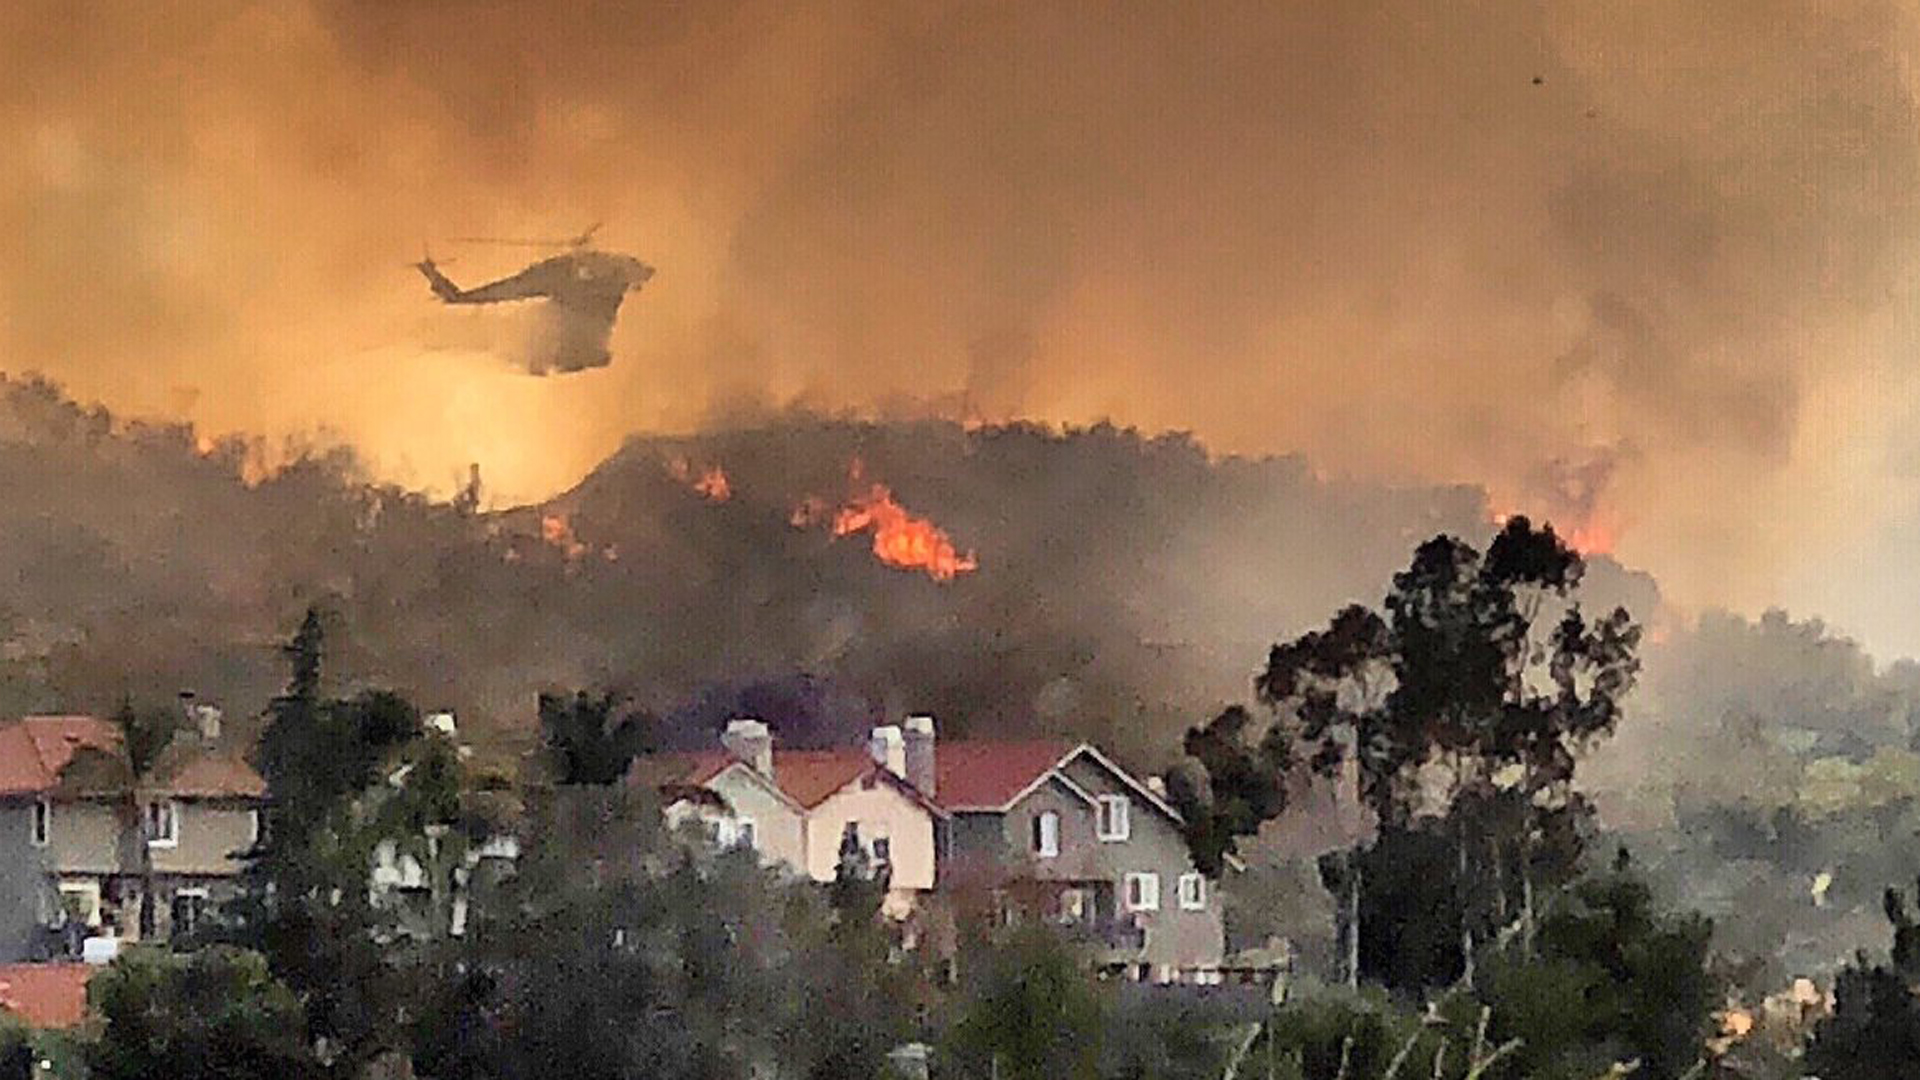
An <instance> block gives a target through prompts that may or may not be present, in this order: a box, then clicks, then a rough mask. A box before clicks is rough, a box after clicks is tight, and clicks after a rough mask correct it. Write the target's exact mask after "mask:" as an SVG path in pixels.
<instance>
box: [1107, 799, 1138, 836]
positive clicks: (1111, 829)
mask: <svg viewBox="0 0 1920 1080" xmlns="http://www.w3.org/2000/svg"><path fill="white" fill-rule="evenodd" d="M1127 809H1128V806H1127V797H1126V796H1125V795H1102V796H1100V807H1099V832H1100V839H1102V840H1105V841H1107V842H1109V843H1112V842H1115V841H1119V840H1125V839H1126V838H1127V837H1128V836H1129V835H1131V833H1132V830H1131V826H1130V823H1129V822H1128V820H1127Z"/></svg>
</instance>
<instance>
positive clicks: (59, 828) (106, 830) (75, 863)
mask: <svg viewBox="0 0 1920 1080" xmlns="http://www.w3.org/2000/svg"><path fill="white" fill-rule="evenodd" d="M128 824H129V821H128V816H127V810H126V808H125V807H124V806H122V805H121V804H119V803H117V802H55V803H54V804H53V818H52V821H51V825H50V828H49V829H48V843H47V847H46V849H45V855H46V858H47V860H48V862H49V863H50V864H51V865H53V866H54V867H56V868H58V869H59V871H60V872H61V873H63V874H113V873H119V872H120V871H121V869H122V867H123V865H124V862H123V855H124V849H123V846H122V841H123V840H124V839H125V835H124V834H125V831H126V829H127V828H128Z"/></svg>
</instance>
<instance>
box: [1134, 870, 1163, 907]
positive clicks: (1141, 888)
mask: <svg viewBox="0 0 1920 1080" xmlns="http://www.w3.org/2000/svg"><path fill="white" fill-rule="evenodd" d="M1127 910H1128V911H1159V910H1160V875H1159V874H1128V875H1127Z"/></svg>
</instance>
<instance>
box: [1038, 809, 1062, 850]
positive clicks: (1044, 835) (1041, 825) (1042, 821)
mask: <svg viewBox="0 0 1920 1080" xmlns="http://www.w3.org/2000/svg"><path fill="white" fill-rule="evenodd" d="M1033 853H1034V854H1035V855H1037V856H1039V857H1040V858H1042V859H1051V858H1053V857H1054V856H1056V855H1058V854H1060V815H1059V814H1056V813H1054V812H1053V811H1051V810H1042V811H1041V812H1040V813H1039V814H1038V815H1036V816H1035V817H1034V819H1033Z"/></svg>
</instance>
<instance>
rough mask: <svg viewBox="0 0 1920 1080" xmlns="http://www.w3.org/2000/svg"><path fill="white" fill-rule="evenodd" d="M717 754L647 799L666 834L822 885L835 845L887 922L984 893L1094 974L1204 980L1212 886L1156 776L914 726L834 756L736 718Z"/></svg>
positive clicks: (1049, 746) (1057, 746)
mask: <svg viewBox="0 0 1920 1080" xmlns="http://www.w3.org/2000/svg"><path fill="white" fill-rule="evenodd" d="M720 742H721V745H720V746H719V747H718V748H716V749H714V750H712V751H708V752H704V753H699V754H694V755H690V757H689V758H688V760H687V761H686V763H685V770H684V771H683V772H681V773H680V774H679V775H677V776H673V777H672V778H671V779H670V780H668V781H666V782H665V783H663V784H662V785H661V789H662V791H663V793H664V794H666V795H667V796H668V798H670V799H671V800H672V801H671V802H670V803H669V804H668V809H667V812H668V814H669V815H670V816H671V817H672V818H673V819H674V820H675V821H681V820H689V819H697V820H699V821H702V822H703V823H705V824H706V826H707V827H708V828H709V829H711V830H712V833H713V835H714V837H715V838H716V839H717V840H718V841H719V842H721V843H723V844H730V845H740V846H745V847H751V848H753V849H755V850H757V851H759V852H760V853H762V854H763V856H764V857H765V858H767V859H769V860H774V861H778V862H781V863H784V864H786V865H787V866H790V867H792V868H793V870H794V871H795V872H796V873H800V874H804V875H806V876H809V877H811V878H813V879H814V880H816V881H821V882H826V881H831V880H833V878H834V875H835V873H836V871H837V868H838V866H839V864H840V860H841V858H842V855H843V854H844V852H845V851H846V848H847V845H849V844H852V845H854V846H855V847H857V848H858V849H859V850H860V851H861V853H862V854H863V855H864V856H865V857H866V858H867V859H868V860H870V861H871V862H872V863H873V864H874V865H876V866H880V867H885V868H886V871H887V873H888V881H889V887H890V893H889V910H890V912H892V913H893V914H896V915H897V916H899V917H901V918H906V917H908V915H909V914H910V913H912V912H914V911H915V910H916V909H918V910H920V911H921V912H923V913H924V912H926V911H927V910H928V909H930V908H931V909H934V910H937V909H938V906H939V902H940V899H941V898H942V897H943V896H944V897H947V898H954V897H956V896H959V895H964V894H973V895H975V896H978V895H983V894H984V895H988V896H990V897H991V898H992V902H993V903H994V904H995V905H996V906H997V908H998V909H999V910H1000V913H1001V915H1002V917H1003V918H1009V919H1010V918H1016V917H1026V918H1034V919H1040V920H1044V921H1047V922H1052V923H1055V924H1057V925H1060V926H1063V927H1067V928H1070V929H1071V930H1072V931H1073V932H1074V933H1075V934H1076V935H1079V936H1081V937H1083V938H1085V939H1086V940H1087V941H1088V942H1089V943H1091V944H1093V945H1096V946H1097V948H1098V953H1099V956H1100V966H1101V968H1102V969H1103V970H1104V971H1106V972H1108V973H1109V974H1113V975H1118V976H1122V977H1125V978H1129V979H1135V980H1140V981H1153V982H1160V983H1170V982H1189V983H1209V982H1214V981H1217V980H1218V979H1219V977H1220V969H1221V966H1222V964H1223V961H1224V959H1225V948H1226V945H1225V933H1224V930H1223V926H1222V921H1221V913H1220V904H1219V899H1218V897H1217V896H1216V895H1215V891H1216V889H1217V887H1218V885H1217V883H1216V882H1212V881H1209V880H1208V878H1207V877H1206V875H1204V874H1202V873H1200V872H1199V870H1198V869H1197V868H1195V866H1194V865H1193V861H1192V858H1191V856H1190V855H1189V854H1188V851H1187V844H1186V840H1185V838H1184V837H1183V836H1182V835H1181V832H1180V815H1179V813H1178V812H1177V811H1175V810H1174V808H1173V807H1172V806H1171V805H1169V804H1168V802H1167V800H1166V795H1165V791H1164V789H1163V788H1161V787H1160V785H1159V783H1158V781H1157V780H1155V779H1153V778H1149V779H1147V780H1144V781H1143V780H1141V779H1139V778H1136V777H1134V776H1132V775H1131V774H1129V773H1128V772H1127V771H1126V770H1125V769H1123V768H1121V767H1120V766H1119V765H1118V764H1116V763H1115V762H1113V761H1112V759H1110V758H1109V757H1107V756H1106V755H1105V754H1103V753H1102V752H1101V751H1100V750H1099V749H1098V748H1096V747H1094V746H1092V745H1091V744H1088V743H1075V742H1069V741H1058V740H980V741H971V740H963V741H942V740H941V739H940V738H939V737H938V733H937V731H936V725H935V721H934V718H933V717H930V716H912V717H909V718H907V719H906V720H905V722H904V723H903V724H899V725H885V726H881V727H876V728H874V729H873V730H872V733H871V735H870V737H869V740H868V743H867V745H866V746H865V747H850V748H847V749H843V750H781V749H779V748H778V747H776V746H775V745H774V739H773V736H772V735H771V733H770V732H769V730H768V728H767V725H766V724H764V723H762V722H761V721H758V720H752V719H742V720H735V721H733V722H732V723H730V724H729V725H728V727H727V729H726V732H725V734H724V735H723V736H722V738H721V740H720ZM638 771H639V772H641V773H652V772H654V771H655V770H650V769H647V768H646V763H642V765H641V766H640V767H639V769H638ZM694 792H698V793H699V795H696V794H694ZM702 795H704V796H707V797H705V798H702V797H700V796H702Z"/></svg>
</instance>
